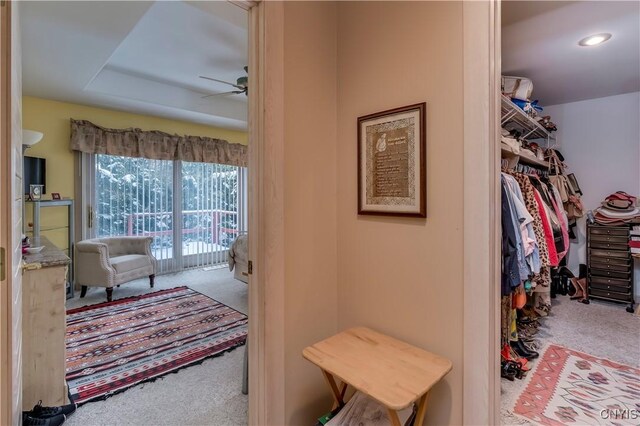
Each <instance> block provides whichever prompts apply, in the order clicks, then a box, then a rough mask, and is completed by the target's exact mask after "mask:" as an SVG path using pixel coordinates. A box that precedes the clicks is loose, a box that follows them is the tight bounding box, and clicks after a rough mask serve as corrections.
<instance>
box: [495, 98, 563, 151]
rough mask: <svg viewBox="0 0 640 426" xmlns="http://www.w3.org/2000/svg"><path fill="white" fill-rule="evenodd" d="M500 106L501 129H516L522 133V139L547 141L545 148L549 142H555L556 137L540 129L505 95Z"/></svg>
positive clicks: (535, 122)
mask: <svg viewBox="0 0 640 426" xmlns="http://www.w3.org/2000/svg"><path fill="white" fill-rule="evenodd" d="M501 104H502V106H501V109H502V116H501V117H502V118H501V120H500V124H501V125H502V127H506V126H507V125H509V126H508V128H509V129H516V130H518V131H520V132H522V135H523V136H522V138H523V139H545V140H546V141H547V148H548V147H549V146H550V144H551V141H555V139H556V137H555V136H554V135H552V134H551V133H550V132H549V131H548V130H547V129H545V128H544V127H542V126H541V125H540V123H538V122H537V121H536V120H534V119H533V118H531V117H529V116H528V115H527V114H526V113H525V112H524V111H523V110H522V109H521V108H520V107H519V106H518V105H516V104H514V103H513V102H511V99H509V98H508V97H506V96H505V95H502V102H501Z"/></svg>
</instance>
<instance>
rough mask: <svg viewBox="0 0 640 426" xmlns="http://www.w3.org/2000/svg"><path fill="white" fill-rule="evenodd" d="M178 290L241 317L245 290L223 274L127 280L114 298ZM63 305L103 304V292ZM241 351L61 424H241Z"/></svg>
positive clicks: (90, 407)
mask: <svg viewBox="0 0 640 426" xmlns="http://www.w3.org/2000/svg"><path fill="white" fill-rule="evenodd" d="M181 285H187V286H188V287H190V288H192V289H194V290H196V291H198V292H200V293H202V294H205V295H207V296H209V297H212V298H214V299H216V300H218V301H220V302H222V303H224V304H226V305H228V306H230V307H232V308H234V309H236V310H238V311H240V312H242V313H244V314H246V313H247V285H246V284H244V283H242V282H240V281H237V280H235V279H233V275H232V273H230V272H229V270H228V269H226V268H225V269H217V270H213V271H202V270H192V271H186V272H181V273H178V274H172V275H162V276H159V277H156V283H155V288H154V289H150V288H149V281H148V280H138V281H133V282H131V283H128V284H124V285H122V286H121V287H120V288H115V289H114V292H113V298H114V299H119V298H123V297H128V296H134V295H138V294H144V293H149V292H151V291H157V290H161V289H166V288H173V287H177V286H181ZM79 294H80V293H79V292H76V297H75V298H74V299H72V300H69V301H67V308H75V307H79V306H85V305H89V304H94V303H99V302H104V301H106V294H105V291H104V289H101V288H89V291H88V292H87V295H86V297H84V298H83V299H80V298H79ZM243 356H244V347H241V348H238V349H236V350H234V351H232V352H229V353H227V354H225V355H223V356H220V357H217V358H212V359H208V360H205V361H204V362H203V363H202V364H200V365H195V366H192V367H187V368H185V369H183V370H180V371H179V372H178V373H176V374H169V375H166V376H164V377H161V378H159V379H158V380H156V381H154V382H150V383H143V384H141V385H138V386H135V387H133V388H131V389H129V390H127V391H125V392H123V393H120V394H117V395H114V396H112V397H110V398H108V399H106V400H104V401H97V402H90V403H88V404H85V405H83V406H81V407H80V408H79V409H78V411H77V412H76V413H74V414H73V415H72V416H70V417H69V419H68V420H67V422H66V423H65V425H70V426H74V425H78V426H80V425H82V426H94V425H96V426H97V425H101V426H102V425H105V426H107V425H109V426H110V425H114V426H115V425H136V426H146V425H172V426H173V425H185V426H187V425H193V426H200V425H221V426H226V425H246V424H247V404H248V397H247V396H246V395H242V393H241V388H242V366H243V364H242V363H243Z"/></svg>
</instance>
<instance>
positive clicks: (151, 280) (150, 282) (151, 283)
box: [149, 274, 156, 288]
mask: <svg viewBox="0 0 640 426" xmlns="http://www.w3.org/2000/svg"><path fill="white" fill-rule="evenodd" d="M155 279H156V275H155V274H151V275H149V286H150V287H151V288H153V284H154V283H155Z"/></svg>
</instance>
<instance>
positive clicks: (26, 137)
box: [22, 129, 44, 146]
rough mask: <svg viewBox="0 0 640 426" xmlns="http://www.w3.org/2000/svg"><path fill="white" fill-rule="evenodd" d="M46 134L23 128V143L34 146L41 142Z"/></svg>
mask: <svg viewBox="0 0 640 426" xmlns="http://www.w3.org/2000/svg"><path fill="white" fill-rule="evenodd" d="M43 136H44V134H43V133H42V132H36V131H35V130H27V129H22V145H26V146H32V145H35V144H37V143H38V142H40V140H41V139H42V137H43Z"/></svg>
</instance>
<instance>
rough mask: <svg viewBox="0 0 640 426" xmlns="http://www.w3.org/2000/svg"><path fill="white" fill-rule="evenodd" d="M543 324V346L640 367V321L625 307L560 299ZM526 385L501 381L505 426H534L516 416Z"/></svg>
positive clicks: (522, 381)
mask: <svg viewBox="0 0 640 426" xmlns="http://www.w3.org/2000/svg"><path fill="white" fill-rule="evenodd" d="M542 321H543V322H542V326H541V327H540V331H539V332H538V334H537V336H536V337H538V338H539V339H538V340H539V341H540V343H541V344H542V345H543V346H547V345H549V344H551V343H555V344H557V345H561V346H564V347H567V348H570V349H574V350H577V351H580V352H584V353H587V354H589V355H593V356H595V357H599V358H606V359H609V360H611V361H615V362H619V363H621V364H625V365H629V366H632V367H636V368H638V367H640V317H638V316H636V315H633V314H630V313H628V312H627V311H626V310H625V305H622V304H615V303H607V302H602V301H597V300H592V301H591V304H590V305H585V304H582V303H580V302H578V301H575V300H569V297H568V296H558V297H557V298H556V299H553V302H552V308H551V315H550V316H549V317H548V318H546V319H543V320H542ZM540 352H542V349H541V350H540ZM535 362H536V361H535V360H534V361H533V365H535ZM526 384H527V380H518V379H516V380H515V381H513V382H510V381H508V380H506V379H501V380H500V385H501V422H500V423H501V424H502V425H530V426H533V423H531V422H530V421H528V420H527V419H524V418H522V417H519V416H516V415H515V414H513V412H512V408H513V406H514V404H515V402H516V400H517V398H518V396H519V395H520V393H521V392H522V391H523V390H524V389H525V386H526Z"/></svg>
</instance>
